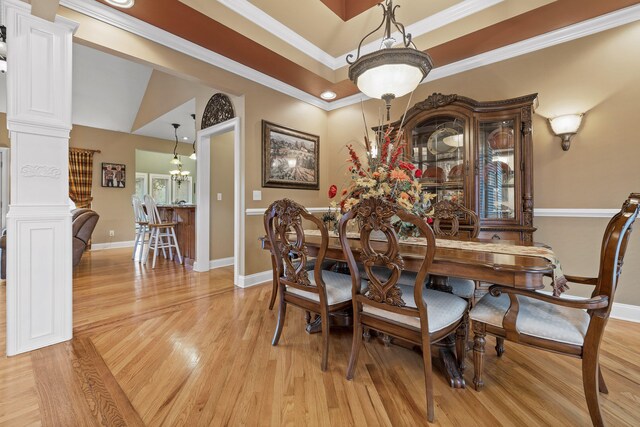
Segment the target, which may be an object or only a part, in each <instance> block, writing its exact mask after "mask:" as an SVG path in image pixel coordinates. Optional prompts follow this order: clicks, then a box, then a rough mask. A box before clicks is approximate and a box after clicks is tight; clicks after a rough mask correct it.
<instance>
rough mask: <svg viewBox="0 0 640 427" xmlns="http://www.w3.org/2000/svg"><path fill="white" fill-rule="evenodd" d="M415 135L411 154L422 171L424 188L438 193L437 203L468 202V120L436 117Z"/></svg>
mask: <svg viewBox="0 0 640 427" xmlns="http://www.w3.org/2000/svg"><path fill="white" fill-rule="evenodd" d="M411 138H412V140H411V142H412V144H411V157H412V161H413V164H414V165H415V166H416V168H418V169H420V170H421V171H422V178H421V180H420V182H421V183H422V188H423V189H424V190H425V191H428V192H429V193H432V194H436V199H435V201H434V202H437V201H439V200H451V201H454V202H459V203H463V204H464V200H465V194H464V182H465V174H466V171H465V163H464V153H465V146H466V143H467V141H466V139H465V135H464V121H463V120H461V119H459V118H456V117H451V116H441V117H434V118H431V119H428V120H425V121H424V122H422V123H419V124H418V125H417V126H416V127H415V128H413V130H412V132H411Z"/></svg>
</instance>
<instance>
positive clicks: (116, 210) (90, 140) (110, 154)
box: [69, 126, 192, 243]
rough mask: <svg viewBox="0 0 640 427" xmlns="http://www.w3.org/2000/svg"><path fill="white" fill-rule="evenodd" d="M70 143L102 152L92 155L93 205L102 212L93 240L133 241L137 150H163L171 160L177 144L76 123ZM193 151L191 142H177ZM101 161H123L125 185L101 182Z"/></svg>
mask: <svg viewBox="0 0 640 427" xmlns="http://www.w3.org/2000/svg"><path fill="white" fill-rule="evenodd" d="M69 145H70V146H71V147H79V148H89V149H95V150H100V151H101V152H100V153H96V154H95V155H94V157H93V159H94V161H93V186H92V187H93V189H92V193H93V204H92V208H93V210H95V211H96V212H98V214H99V215H100V220H99V221H98V224H97V225H96V229H95V230H94V232H93V236H92V239H93V243H110V242H124V241H131V240H133V239H134V237H135V232H134V223H133V210H132V207H131V195H132V194H133V193H134V191H135V186H134V182H135V166H136V149H141V150H148V151H157V152H164V153H166V154H165V156H166V157H167V159H168V158H169V156H170V154H171V153H173V145H174V143H173V142H171V141H166V140H163V139H157V138H149V137H146V136H139V135H132V134H128V133H122V132H113V131H108V130H103V129H96V128H90V127H85V126H74V127H73V129H72V130H71V138H70V140H69ZM191 152H192V148H191V146H190V145H188V144H178V153H180V154H182V155H189V154H191ZM102 162H105V163H123V164H125V165H126V171H127V177H126V187H125V188H107V187H102V186H101V185H100V180H101V163H102ZM168 166H169V163H168V160H167V167H168ZM167 170H168V169H167ZM109 230H113V231H114V232H115V236H114V237H109Z"/></svg>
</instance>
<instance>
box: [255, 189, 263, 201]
mask: <svg viewBox="0 0 640 427" xmlns="http://www.w3.org/2000/svg"><path fill="white" fill-rule="evenodd" d="M253 200H262V191H260V190H253Z"/></svg>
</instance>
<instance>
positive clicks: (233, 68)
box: [60, 0, 329, 110]
mask: <svg viewBox="0 0 640 427" xmlns="http://www.w3.org/2000/svg"><path fill="white" fill-rule="evenodd" d="M60 5H61V6H64V7H66V8H68V9H71V10H73V11H76V12H78V13H82V14H83V15H87V16H89V17H91V18H94V19H97V20H98V21H102V22H104V23H106V24H109V25H112V26H114V27H117V28H120V29H122V30H125V31H128V32H130V33H132V34H135V35H137V36H140V37H143V38H145V39H148V40H151V41H152V42H155V43H158V44H161V45H163V46H166V47H168V48H170V49H173V50H176V51H178V52H181V53H184V54H185V55H188V56H191V57H193V58H196V59H199V60H201V61H203V62H206V63H208V64H211V65H213V66H215V67H218V68H221V69H223V70H225V71H228V72H230V73H233V74H236V75H238V76H240V77H244V78H245V79H248V80H251V81H254V82H256V83H259V84H261V85H263V86H266V87H269V88H271V89H274V90H276V91H278V92H281V93H284V94H285V95H289V96H291V97H293V98H296V99H299V100H301V101H303V102H306V103H308V104H311V105H314V106H316V107H318V108H321V109H323V110H328V107H329V103H328V102H326V101H323V100H322V99H319V98H316V97H315V96H313V95H310V94H308V93H307V92H305V91H303V90H300V89H298V88H296V87H293V86H291V85H289V84H287V83H284V82H282V81H280V80H278V79H275V78H273V77H271V76H268V75H266V74H264V73H261V72H260V71H257V70H254V69H253V68H250V67H247V66H246V65H243V64H241V63H239V62H237V61H234V60H232V59H229V58H227V57H226V56H222V55H220V54H218V53H216V52H213V51H211V50H209V49H206V48H204V47H202V46H200V45H197V44H195V43H193V42H190V41H189V40H185V39H183V38H181V37H178V36H176V35H175V34H172V33H170V32H168V31H165V30H162V29H160V28H158V27H155V26H153V25H151V24H148V23H146V22H144V21H142V20H140V19H137V18H134V17H133V16H130V15H127V14H125V13H123V12H120V11H117V10H115V9H113V8H111V7H109V6H105V5H103V4H101V3H98V2H96V1H94V0H90V1H87V0H60Z"/></svg>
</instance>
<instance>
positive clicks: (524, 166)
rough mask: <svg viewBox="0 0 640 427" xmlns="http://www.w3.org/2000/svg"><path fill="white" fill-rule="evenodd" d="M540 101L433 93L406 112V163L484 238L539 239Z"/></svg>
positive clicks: (430, 190) (528, 97)
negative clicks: (536, 119) (472, 218)
mask: <svg viewBox="0 0 640 427" xmlns="http://www.w3.org/2000/svg"><path fill="white" fill-rule="evenodd" d="M536 97H537V94H532V95H527V96H522V97H519V98H513V99H506V100H502V101H491V102H479V101H475V100H473V99H470V98H466V97H464V96H460V95H455V94H452V95H443V94H439V93H434V94H433V95H431V96H429V97H428V98H427V99H426V100H424V101H422V102H419V103H417V104H416V105H414V106H413V107H412V108H411V109H409V110H408V112H407V116H406V118H405V124H404V126H403V128H404V133H403V137H404V139H405V142H406V156H407V158H410V159H411V161H412V162H413V164H414V165H415V166H416V168H418V169H420V170H421V171H422V178H421V181H422V184H423V188H424V190H425V191H429V192H431V193H434V194H436V201H437V200H443V199H445V200H452V201H456V202H458V203H461V204H463V205H464V206H466V207H467V208H469V209H471V210H473V211H474V212H476V214H477V215H478V217H479V219H480V235H479V236H478V237H480V238H490V239H496V240H498V239H505V240H523V241H531V240H532V238H533V232H534V231H535V228H534V227H533V158H532V155H533V150H532V146H531V138H532V135H531V131H532V130H531V115H532V113H533V107H534V102H535V101H536ZM399 125H400V123H399V122H396V123H393V124H392V125H391V126H393V127H394V129H398V126H399Z"/></svg>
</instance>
